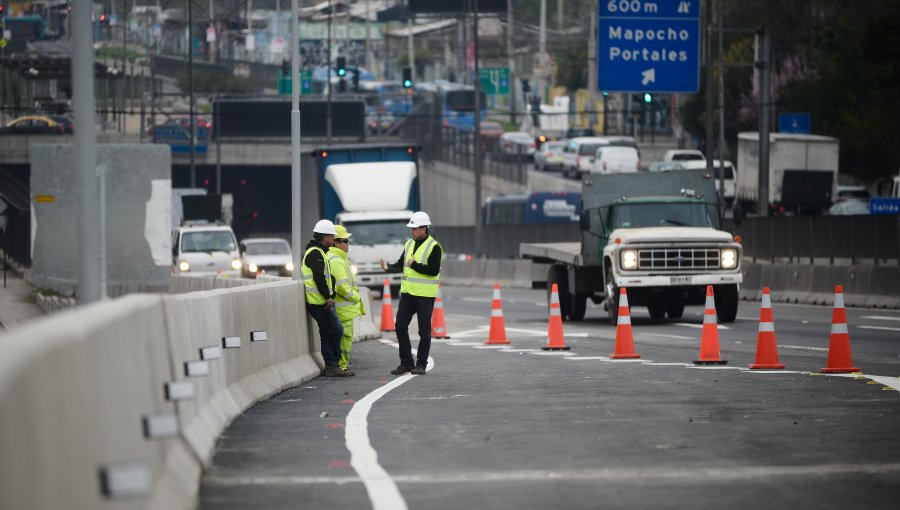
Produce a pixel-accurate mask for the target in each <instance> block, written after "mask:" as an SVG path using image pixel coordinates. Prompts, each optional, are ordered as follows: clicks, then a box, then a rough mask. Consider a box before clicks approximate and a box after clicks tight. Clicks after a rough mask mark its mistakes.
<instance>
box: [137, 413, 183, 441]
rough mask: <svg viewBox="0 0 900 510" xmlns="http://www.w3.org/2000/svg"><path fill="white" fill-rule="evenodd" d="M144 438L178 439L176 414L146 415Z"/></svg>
mask: <svg viewBox="0 0 900 510" xmlns="http://www.w3.org/2000/svg"><path fill="white" fill-rule="evenodd" d="M144 437H146V438H147V439H168V438H172V437H178V418H177V417H176V416H175V413H173V412H167V413H157V414H145V415H144Z"/></svg>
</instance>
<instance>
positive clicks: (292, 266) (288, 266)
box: [284, 262, 294, 273]
mask: <svg viewBox="0 0 900 510" xmlns="http://www.w3.org/2000/svg"><path fill="white" fill-rule="evenodd" d="M284 268H285V269H286V270H288V271H290V272H292V273H293V272H294V263H293V262H288V263H287V264H285V265H284Z"/></svg>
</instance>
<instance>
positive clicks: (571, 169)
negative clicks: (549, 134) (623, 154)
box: [562, 136, 609, 177]
mask: <svg viewBox="0 0 900 510" xmlns="http://www.w3.org/2000/svg"><path fill="white" fill-rule="evenodd" d="M601 145H609V140H607V139H606V138H600V137H596V136H584V137H578V138H572V139H571V140H569V141H568V143H566V148H565V149H563V154H562V156H563V164H562V166H563V175H565V176H566V177H581V175H582V174H586V173H590V171H591V169H592V168H593V164H594V154H596V153H597V149H599V148H600V146H601Z"/></svg>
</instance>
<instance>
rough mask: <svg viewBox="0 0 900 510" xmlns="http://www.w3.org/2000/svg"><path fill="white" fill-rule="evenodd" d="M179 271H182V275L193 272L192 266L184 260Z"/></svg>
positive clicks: (180, 263) (179, 265)
mask: <svg viewBox="0 0 900 510" xmlns="http://www.w3.org/2000/svg"><path fill="white" fill-rule="evenodd" d="M178 270H179V271H181V272H182V273H187V272H188V271H190V270H191V265H190V264H188V263H187V261H186V260H182V261H181V262H179V263H178Z"/></svg>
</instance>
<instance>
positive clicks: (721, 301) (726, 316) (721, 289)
mask: <svg viewBox="0 0 900 510" xmlns="http://www.w3.org/2000/svg"><path fill="white" fill-rule="evenodd" d="M715 296H716V315H718V316H719V322H734V319H735V318H736V317H737V309H738V288H737V284H731V285H716V286H715Z"/></svg>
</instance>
